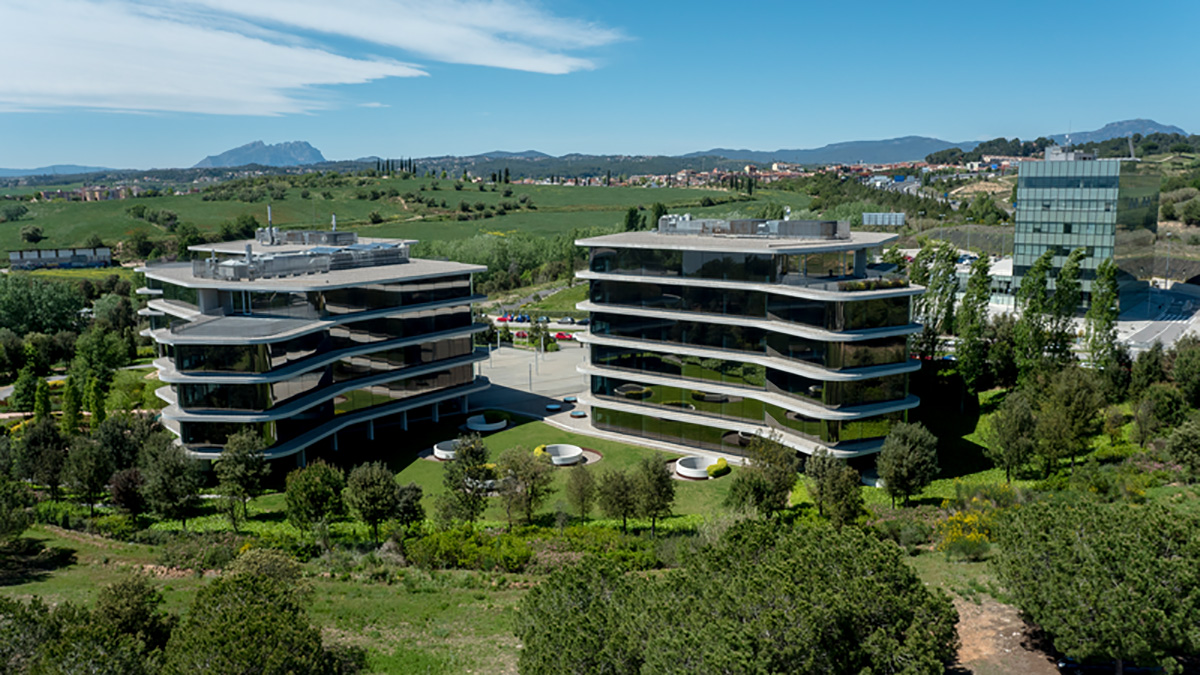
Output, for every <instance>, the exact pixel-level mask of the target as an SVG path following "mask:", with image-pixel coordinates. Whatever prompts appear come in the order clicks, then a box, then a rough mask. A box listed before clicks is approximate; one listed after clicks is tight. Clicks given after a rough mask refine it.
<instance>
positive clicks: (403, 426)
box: [400, 410, 408, 431]
mask: <svg viewBox="0 0 1200 675" xmlns="http://www.w3.org/2000/svg"><path fill="white" fill-rule="evenodd" d="M400 430H401V431H408V411H407V410H405V411H404V412H402V413H400Z"/></svg>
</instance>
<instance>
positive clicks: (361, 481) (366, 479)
mask: <svg viewBox="0 0 1200 675" xmlns="http://www.w3.org/2000/svg"><path fill="white" fill-rule="evenodd" d="M346 503H347V504H348V505H349V506H350V508H351V509H352V510H353V511H354V512H355V513H357V514H358V518H359V520H361V521H363V522H364V523H366V525H367V527H369V528H371V533H372V535H373V536H374V538H375V543H376V544H379V524H380V523H382V522H383V521H385V520H387V519H389V518H393V517H395V515H396V513H397V512H398V511H399V509H400V486H399V485H398V484H397V483H396V476H395V475H394V474H393V473H392V472H391V471H390V470H389V469H388V468H387V466H386V465H384V463H383V462H371V463H369V464H360V465H358V466H356V467H354V469H353V470H351V471H350V478H349V480H347V481H346Z"/></svg>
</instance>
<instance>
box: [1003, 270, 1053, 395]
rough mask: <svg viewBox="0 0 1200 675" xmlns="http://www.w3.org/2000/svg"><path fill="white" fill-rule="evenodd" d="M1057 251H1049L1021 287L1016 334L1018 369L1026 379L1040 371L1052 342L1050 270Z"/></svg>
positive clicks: (1018, 299)
mask: <svg viewBox="0 0 1200 675" xmlns="http://www.w3.org/2000/svg"><path fill="white" fill-rule="evenodd" d="M1054 251H1055V249H1053V248H1051V249H1047V250H1046V252H1045V253H1043V254H1042V255H1041V256H1040V257H1038V259H1037V260H1035V261H1034V263H1033V265H1031V266H1030V267H1029V270H1028V271H1026V272H1025V276H1024V277H1022V278H1021V285H1020V287H1018V288H1017V305H1018V306H1019V307H1020V309H1021V318H1020V319H1018V320H1017V324H1016V330H1015V332H1014V335H1013V337H1014V346H1015V347H1016V357H1017V358H1016V361H1017V368H1018V369H1019V370H1020V376H1021V377H1022V378H1024V377H1027V376H1029V375H1030V374H1032V373H1033V371H1034V370H1036V369H1038V368H1039V367H1040V366H1041V365H1042V362H1043V361H1044V360H1045V358H1046V347H1047V346H1048V344H1049V342H1050V336H1049V331H1050V326H1049V323H1050V313H1051V309H1052V305H1051V301H1050V298H1049V296H1048V291H1047V289H1048V288H1049V283H1050V270H1051V268H1052V266H1053V261H1054Z"/></svg>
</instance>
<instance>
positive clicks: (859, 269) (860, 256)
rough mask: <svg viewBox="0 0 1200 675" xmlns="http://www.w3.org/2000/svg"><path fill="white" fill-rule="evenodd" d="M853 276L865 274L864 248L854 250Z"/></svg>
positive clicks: (865, 257)
mask: <svg viewBox="0 0 1200 675" xmlns="http://www.w3.org/2000/svg"><path fill="white" fill-rule="evenodd" d="M854 276H856V277H865V276H867V249H865V248H860V249H857V250H856V251H854Z"/></svg>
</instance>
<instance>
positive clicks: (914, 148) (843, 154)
mask: <svg viewBox="0 0 1200 675" xmlns="http://www.w3.org/2000/svg"><path fill="white" fill-rule="evenodd" d="M1160 133H1161V134H1181V135H1184V136H1186V135H1188V133H1187V132H1186V131H1184V130H1183V129H1180V128H1179V127H1176V126H1169V125H1166V124H1159V123H1158V122H1155V121H1154V120H1146V119H1136V120H1123V121H1121V122H1112V123H1109V124H1106V125H1104V126H1103V127H1101V128H1100V129H1096V130H1095V131H1076V132H1072V133H1071V134H1069V135H1070V137H1071V143H1072V144H1075V145H1080V144H1083V143H1091V142H1093V141H1107V140H1109V139H1110V138H1123V137H1125V136H1129V135H1131V134H1141V135H1143V136H1147V135H1149V134H1160ZM1067 136H1068V134H1053V135H1050V136H1047V138H1051V139H1053V140H1054V141H1055V142H1057V143H1058V144H1060V145H1062V144H1064V143H1066V140H1067ZM1025 140H1033V139H1032V138H1029V139H1025ZM976 145H979V141H964V142H961V143H955V142H951V141H943V140H941V139H939V138H928V137H925V136H904V137H903V138H889V139H886V140H882V141H850V142H847V143H833V144H830V145H826V146H823V147H820V148H812V149H807V150H775V151H761V150H730V149H728V148H713V149H712V150H704V151H702V152H693V153H689V154H686V155H683V156H684V157H699V156H701V155H717V156H719V157H726V158H728V159H738V160H745V161H750V162H759V163H766V162H790V163H793V164H854V163H859V162H861V163H863V164H890V163H892V162H906V161H916V160H920V159H923V158H924V157H925V156H926V155H930V154H933V153H935V152H938V151H939V150H946V149H947V148H962V149H963V150H972V149H974V148H975V146H976Z"/></svg>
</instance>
